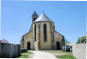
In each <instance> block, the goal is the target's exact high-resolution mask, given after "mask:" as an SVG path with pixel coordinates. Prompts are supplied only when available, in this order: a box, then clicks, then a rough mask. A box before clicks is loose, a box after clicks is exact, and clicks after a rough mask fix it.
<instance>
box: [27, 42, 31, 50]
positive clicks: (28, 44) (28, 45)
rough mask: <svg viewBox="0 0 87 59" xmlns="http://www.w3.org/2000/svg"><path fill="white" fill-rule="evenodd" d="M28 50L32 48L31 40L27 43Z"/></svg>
mask: <svg viewBox="0 0 87 59" xmlns="http://www.w3.org/2000/svg"><path fill="white" fill-rule="evenodd" d="M27 50H30V42H28V43H27Z"/></svg>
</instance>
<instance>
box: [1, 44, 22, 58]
mask: <svg viewBox="0 0 87 59" xmlns="http://www.w3.org/2000/svg"><path fill="white" fill-rule="evenodd" d="M19 55H20V45H14V44H9V43H0V58H13V57H17V56H19Z"/></svg>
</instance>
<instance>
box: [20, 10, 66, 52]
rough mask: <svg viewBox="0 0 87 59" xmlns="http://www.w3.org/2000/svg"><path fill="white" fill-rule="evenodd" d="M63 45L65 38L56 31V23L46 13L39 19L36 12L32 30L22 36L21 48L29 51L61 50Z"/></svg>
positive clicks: (33, 17) (33, 15)
mask: <svg viewBox="0 0 87 59" xmlns="http://www.w3.org/2000/svg"><path fill="white" fill-rule="evenodd" d="M63 45H65V40H64V36H63V35H61V34H60V33H58V32H56V31H55V26H54V22H53V21H51V20H50V19H49V18H48V17H47V16H46V15H45V14H44V13H42V14H41V15H40V16H39V17H38V15H37V13H36V12H35V11H34V13H33V14H32V24H31V27H30V30H29V32H28V33H26V34H24V35H23V36H22V39H21V44H20V47H21V48H25V49H27V50H48V49H58V50H59V49H61V48H62V46H63Z"/></svg>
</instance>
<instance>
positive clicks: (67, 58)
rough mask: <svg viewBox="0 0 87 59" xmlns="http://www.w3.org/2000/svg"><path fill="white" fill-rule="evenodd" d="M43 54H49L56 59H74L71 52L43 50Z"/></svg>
mask: <svg viewBox="0 0 87 59" xmlns="http://www.w3.org/2000/svg"><path fill="white" fill-rule="evenodd" d="M43 51H45V52H49V53H52V54H54V55H55V56H56V57H57V58H58V59H76V58H75V57H74V56H73V54H72V52H66V51H62V50H43Z"/></svg>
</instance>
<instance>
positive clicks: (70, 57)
mask: <svg viewBox="0 0 87 59" xmlns="http://www.w3.org/2000/svg"><path fill="white" fill-rule="evenodd" d="M56 57H57V58H58V59H76V58H75V57H74V56H73V55H62V56H56Z"/></svg>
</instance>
